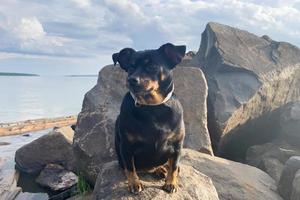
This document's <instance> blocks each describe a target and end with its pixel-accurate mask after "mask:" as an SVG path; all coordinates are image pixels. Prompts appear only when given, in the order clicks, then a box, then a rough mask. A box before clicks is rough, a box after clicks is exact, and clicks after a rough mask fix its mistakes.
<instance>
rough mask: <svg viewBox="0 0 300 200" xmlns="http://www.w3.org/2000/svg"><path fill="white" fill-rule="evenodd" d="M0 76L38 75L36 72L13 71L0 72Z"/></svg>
mask: <svg viewBox="0 0 300 200" xmlns="http://www.w3.org/2000/svg"><path fill="white" fill-rule="evenodd" d="M0 76H39V75H38V74H26V73H14V72H0Z"/></svg>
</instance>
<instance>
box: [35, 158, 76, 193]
mask: <svg viewBox="0 0 300 200" xmlns="http://www.w3.org/2000/svg"><path fill="white" fill-rule="evenodd" d="M77 181H78V177H77V176H76V174H74V173H73V172H71V171H68V170H65V169H64V168H63V167H62V166H61V165H57V164H48V165H47V166H46V167H45V169H44V170H42V171H41V173H40V175H39V176H38V177H37V179H36V182H37V183H38V184H40V185H41V186H43V187H47V188H50V189H51V190H54V191H61V190H65V189H68V188H70V187H72V186H73V185H75V184H76V183H77Z"/></svg>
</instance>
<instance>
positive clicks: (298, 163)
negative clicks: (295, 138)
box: [278, 156, 300, 200]
mask: <svg viewBox="0 0 300 200" xmlns="http://www.w3.org/2000/svg"><path fill="white" fill-rule="evenodd" d="M299 169H300V156H293V157H291V158H290V159H288V161H287V162H286V163H285V166H284V169H283V172H282V174H281V177H280V180H279V183H278V191H279V194H280V195H281V196H282V197H283V198H284V199H286V200H288V199H290V198H291V195H292V192H293V181H294V179H295V175H296V173H297V171H298V170H299ZM295 184H296V183H295ZM294 196H295V194H294Z"/></svg>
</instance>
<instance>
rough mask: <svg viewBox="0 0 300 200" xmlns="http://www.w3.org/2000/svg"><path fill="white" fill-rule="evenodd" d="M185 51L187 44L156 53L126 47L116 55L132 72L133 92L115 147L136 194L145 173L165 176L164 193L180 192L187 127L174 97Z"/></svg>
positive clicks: (124, 104) (126, 102)
mask: <svg viewBox="0 0 300 200" xmlns="http://www.w3.org/2000/svg"><path fill="white" fill-rule="evenodd" d="M185 50H186V47H185V46H174V45H173V44H170V43H167V44H164V45H162V46H161V47H160V48H159V49H156V50H146V51H135V50H133V49H131V48H125V49H122V50H121V51H120V52H119V53H115V54H113V61H114V64H116V63H117V62H119V64H120V66H121V68H122V69H123V70H125V71H126V72H127V73H128V78H127V87H128V89H129V92H128V93H127V94H126V95H125V97H124V99H123V102H122V105H121V111H120V115H119V116H118V119H117V121H116V127H115V130H116V133H115V148H116V152H117V155H118V159H119V164H120V166H121V167H122V168H123V169H124V170H125V174H126V176H127V179H128V187H129V191H130V192H132V193H139V192H141V191H142V190H143V189H144V187H143V185H142V183H141V181H140V180H139V177H138V176H137V171H140V170H154V171H156V172H157V173H158V172H161V173H163V174H164V175H165V177H166V181H165V185H164V186H163V189H164V190H165V191H167V192H170V193H173V192H176V191H177V175H178V172H179V168H178V162H179V157H180V151H181V148H182V144H183V140H184V135H185V129H184V122H183V110H182V106H181V104H180V102H179V101H178V99H177V98H176V97H175V96H174V95H173V91H174V83H173V74H172V69H174V68H175V66H176V65H177V64H178V63H180V62H181V60H182V58H183V56H184V55H185Z"/></svg>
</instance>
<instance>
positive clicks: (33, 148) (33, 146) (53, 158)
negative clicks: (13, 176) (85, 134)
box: [15, 127, 75, 173]
mask: <svg viewBox="0 0 300 200" xmlns="http://www.w3.org/2000/svg"><path fill="white" fill-rule="evenodd" d="M73 135H74V131H73V130H72V129H71V128H70V127H63V128H59V129H54V130H52V131H51V132H50V133H48V134H47V135H44V136H42V137H40V138H38V139H36V140H34V141H32V142H30V143H29V144H26V145H24V146H22V147H21V148H19V149H18V150H17V151H16V155H15V162H16V165H17V167H18V169H20V170H21V171H23V172H26V173H37V172H40V171H41V170H42V169H44V167H45V166H46V165H47V164H50V163H53V164H60V165H62V166H64V168H66V169H68V170H75V158H74V155H73V149H72V142H73Z"/></svg>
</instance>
